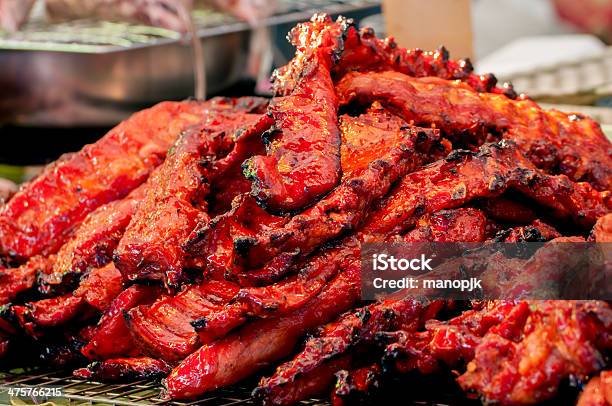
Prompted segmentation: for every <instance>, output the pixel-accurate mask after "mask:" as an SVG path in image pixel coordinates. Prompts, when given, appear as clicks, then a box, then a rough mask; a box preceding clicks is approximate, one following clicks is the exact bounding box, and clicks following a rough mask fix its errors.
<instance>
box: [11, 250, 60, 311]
mask: <svg viewBox="0 0 612 406" xmlns="http://www.w3.org/2000/svg"><path fill="white" fill-rule="evenodd" d="M53 261H54V256H53V255H52V256H50V257H43V256H35V257H32V258H31V259H30V260H29V261H28V262H26V263H25V264H23V265H21V266H20V267H18V268H0V305H4V304H7V303H9V302H11V301H12V300H13V299H15V298H16V297H17V295H18V294H20V293H22V292H26V291H28V290H30V289H32V288H33V287H34V286H35V285H36V276H37V275H38V274H44V273H46V272H49V271H50V270H51V267H52V266H53Z"/></svg>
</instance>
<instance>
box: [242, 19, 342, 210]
mask: <svg viewBox="0 0 612 406" xmlns="http://www.w3.org/2000/svg"><path fill="white" fill-rule="evenodd" d="M329 22H330V20H329V17H327V16H322V15H315V16H314V17H313V18H312V20H311V24H301V25H298V26H297V27H296V28H294V29H293V30H292V31H291V33H290V34H289V37H290V38H291V39H292V43H293V44H294V45H296V47H298V52H297V55H296V57H295V58H294V60H293V62H291V63H292V64H293V65H294V66H296V68H297V69H299V71H300V74H299V79H298V81H297V83H296V86H295V88H294V89H292V91H291V93H290V94H288V95H287V96H284V97H276V98H274V99H273V100H272V102H271V103H270V109H269V114H270V115H271V116H272V118H273V119H274V122H275V124H274V128H273V129H272V130H271V131H270V132H269V133H267V134H266V142H267V146H266V149H267V154H266V155H265V156H255V157H252V158H250V159H249V160H248V161H246V162H245V169H244V173H245V175H246V176H247V177H248V178H249V179H251V180H252V181H253V189H252V194H253V196H255V197H256V198H257V199H258V200H259V201H260V202H261V203H262V204H264V205H265V206H266V208H268V209H269V210H273V211H278V212H294V211H298V210H300V209H302V208H304V207H305V206H308V205H310V204H312V203H313V202H314V201H315V199H317V198H318V197H320V196H322V195H324V194H325V193H327V192H329V191H330V190H332V189H333V188H334V187H335V186H336V185H337V184H338V182H339V181H340V178H341V167H340V131H339V129H338V117H337V110H338V100H337V97H336V92H335V90H334V84H333V82H332V79H331V75H330V69H331V67H332V65H333V63H334V56H335V54H336V53H337V52H339V51H340V49H341V47H342V35H343V32H344V29H342V27H338V26H336V25H331V24H329ZM317 44H325V46H322V47H318V46H316V45H317Z"/></svg>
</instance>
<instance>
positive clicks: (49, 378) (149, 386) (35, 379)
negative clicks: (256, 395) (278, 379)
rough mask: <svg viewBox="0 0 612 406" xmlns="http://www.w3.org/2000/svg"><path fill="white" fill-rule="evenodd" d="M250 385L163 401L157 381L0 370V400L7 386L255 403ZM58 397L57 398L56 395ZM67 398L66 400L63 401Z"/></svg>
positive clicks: (146, 400) (132, 404)
mask: <svg viewBox="0 0 612 406" xmlns="http://www.w3.org/2000/svg"><path fill="white" fill-rule="evenodd" d="M253 386H254V384H253V385H250V386H248V385H245V386H241V385H235V386H232V387H229V388H225V389H219V390H217V391H215V392H211V393H209V394H208V395H207V396H206V397H204V398H201V399H198V400H195V401H171V402H168V401H165V400H163V399H161V398H160V391H161V387H160V385H159V384H157V383H156V382H151V381H137V382H130V383H118V384H108V383H100V382H95V381H86V380H83V379H80V378H76V377H74V376H72V374H71V373H70V372H69V371H57V370H56V371H39V370H36V369H34V370H26V371H23V370H13V371H8V372H0V402H1V401H2V400H3V399H7V400H8V395H7V394H6V391H7V387H32V388H42V387H46V388H49V387H59V388H61V389H62V398H61V400H62V403H61V404H62V405H70V406H72V405H112V406H142V405H164V406H194V405H205V406H233V405H255V403H254V402H253V400H252V399H251V390H252V388H253ZM58 399H59V398H58ZM66 400H67V401H68V403H66ZM327 404H328V402H325V401H321V400H309V401H305V402H301V405H303V406H315V405H316V406H325V405H327Z"/></svg>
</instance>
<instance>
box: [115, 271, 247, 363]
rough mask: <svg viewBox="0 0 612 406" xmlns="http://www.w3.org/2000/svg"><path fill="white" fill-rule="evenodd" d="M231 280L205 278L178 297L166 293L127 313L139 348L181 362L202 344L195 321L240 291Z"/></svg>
mask: <svg viewBox="0 0 612 406" xmlns="http://www.w3.org/2000/svg"><path fill="white" fill-rule="evenodd" d="M238 289H239V288H238V286H236V285H234V284H232V283H230V282H227V281H214V280H213V281H204V282H202V283H201V284H199V285H194V286H189V287H187V288H186V289H185V290H183V291H182V292H181V293H179V294H178V295H176V296H174V297H166V296H163V297H161V298H160V299H159V300H157V301H156V302H155V303H153V304H152V305H151V306H139V307H136V308H134V309H132V310H130V311H129V312H127V315H126V320H127V323H128V326H129V329H130V333H131V335H132V337H133V338H134V341H135V343H136V345H137V346H138V348H140V350H141V351H142V352H143V353H145V354H148V355H150V356H152V357H156V358H160V359H163V360H166V361H169V362H172V361H178V360H181V359H183V358H185V357H186V356H187V355H189V354H191V353H192V352H193V351H195V350H196V349H197V348H198V347H199V346H200V345H201V343H200V341H199V340H198V335H197V334H196V332H195V330H194V327H193V325H192V323H194V324H197V322H198V320H200V319H202V318H203V317H204V316H206V315H207V314H209V313H211V312H213V311H218V310H220V309H222V308H223V306H224V305H226V304H227V303H228V302H229V301H230V299H232V298H233V297H234V296H235V295H236V293H237V292H238Z"/></svg>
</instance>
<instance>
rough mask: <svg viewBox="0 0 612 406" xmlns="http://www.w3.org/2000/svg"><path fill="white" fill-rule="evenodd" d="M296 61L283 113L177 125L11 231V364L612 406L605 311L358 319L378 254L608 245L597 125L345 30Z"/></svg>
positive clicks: (83, 157) (184, 394)
mask: <svg viewBox="0 0 612 406" xmlns="http://www.w3.org/2000/svg"><path fill="white" fill-rule="evenodd" d="M290 39H291V41H292V42H293V44H294V45H295V46H296V48H297V51H296V55H295V58H294V59H293V60H292V61H291V62H290V63H289V64H288V65H287V66H285V67H283V68H281V69H280V70H278V71H277V72H276V74H275V75H274V79H275V80H274V87H275V88H274V89H275V97H273V98H272V99H271V100H267V99H260V98H238V99H219V98H217V99H212V100H209V101H185V102H166V103H161V104H159V105H157V106H155V107H152V108H150V109H148V110H145V111H142V112H140V113H137V114H135V115H134V116H132V117H131V118H129V119H128V120H126V121H125V122H123V123H121V124H120V125H118V126H117V127H116V128H114V129H113V130H111V131H110V132H109V133H108V134H107V135H106V136H105V137H103V138H102V139H101V140H99V141H98V142H96V143H95V144H92V145H88V146H86V147H84V148H83V149H82V150H81V151H80V152H77V153H74V154H68V155H66V156H64V157H62V158H61V159H60V160H58V161H57V162H55V163H53V164H51V165H50V166H49V167H47V168H46V169H45V171H44V172H43V173H42V174H41V175H40V176H39V177H37V178H36V179H34V180H33V181H31V182H29V183H28V184H26V185H24V186H23V187H22V188H21V190H20V191H19V192H18V193H17V194H15V195H14V196H13V197H12V198H11V199H10V200H8V202H7V203H6V204H5V205H4V206H3V207H2V208H1V209H0V254H1V255H2V261H3V263H2V266H3V268H2V270H1V273H0V304H2V305H3V306H2V308H0V316H1V317H0V354H3V355H4V357H5V360H8V359H10V358H14V357H16V356H17V355H16V354H18V357H21V358H24V357H25V356H26V354H28V355H30V354H39V356H40V359H42V360H43V361H44V362H46V363H48V364H49V365H51V366H52V367H54V368H59V367H64V368H68V367H70V368H73V369H74V368H78V369H76V371H75V372H74V373H75V375H77V376H79V377H84V378H90V379H94V380H102V381H112V380H129V379H142V378H151V379H154V378H163V380H162V384H163V386H164V394H165V395H166V396H167V397H168V398H169V399H183V398H197V397H200V396H202V395H204V394H205V393H207V392H210V391H213V390H215V389H217V388H220V387H225V386H228V385H232V384H234V383H236V382H238V381H241V380H242V379H244V378H247V377H249V376H252V375H254V374H257V373H261V374H263V375H264V376H265V377H264V378H263V379H261V381H260V382H259V384H258V386H257V387H256V388H255V390H254V392H253V393H254V397H255V398H256V399H258V400H260V401H261V402H262V403H264V404H291V403H294V402H297V401H300V400H303V399H308V398H311V397H315V396H320V395H322V394H323V395H324V394H329V393H330V391H331V397H332V399H333V402H334V403H335V404H342V403H353V402H363V401H367V400H368V399H372V397H373V396H376V394H377V393H380V392H381V390H382V389H381V388H383V389H384V387H385V385H386V382H390V381H391V380H393V379H396V378H397V377H398V376H402V375H403V374H408V376H410V374H419V376H420V375H426V374H449V375H450V374H452V376H454V377H456V382H457V384H458V386H460V387H461V388H462V389H463V390H464V391H466V392H467V393H470V394H472V395H475V396H479V397H480V398H481V399H483V401H486V402H499V403H501V404H533V403H538V402H541V401H545V400H547V399H551V398H554V397H555V396H556V393H557V391H558V390H559V389H560V388H563V387H568V386H570V385H572V384H573V385H574V387H576V392H577V391H578V390H580V389H581V388H582V386H583V385H586V386H585V388H586V389H585V390H584V391H583V392H582V394H581V395H580V398H579V403H580V404H582V405H604V404H606V401H607V402H608V404H610V402H612V393H611V392H612V389H611V388H612V383H611V381H612V378H611V375H610V372H609V369H610V366H611V362H610V358H609V357H610V355H611V350H612V309H611V307H610V302H609V301H606V300H600V301H597V300H591V301H562V300H546V301H524V300H494V301H472V302H461V301H448V300H447V301H443V300H433V301H417V300H415V299H413V298H410V297H409V296H404V297H398V298H397V300H384V301H379V302H375V303H364V302H363V301H362V300H361V296H360V271H361V267H360V247H361V245H362V244H363V243H366V242H372V241H377V242H402V241H406V242H419V241H449V242H454V241H455V242H482V241H500V242H504V241H508V242H513V241H514V242H517V241H544V242H545V241H596V242H610V241H611V238H612V235H611V233H612V215H611V214H610V209H611V208H612V202H611V199H610V192H609V189H610V185H611V184H612V145H611V144H610V142H609V141H608V140H607V139H606V137H605V136H604V135H603V133H602V131H601V129H600V127H599V125H598V124H597V123H595V122H594V121H593V120H591V119H589V118H588V117H584V116H581V115H579V114H565V113H561V112H558V111H545V110H542V109H541V108H540V107H539V106H538V105H537V104H536V103H534V102H533V101H531V100H530V99H528V98H527V97H525V96H522V95H521V96H519V95H517V94H516V93H515V92H514V91H513V89H512V87H511V86H510V85H504V86H501V87H498V86H496V80H495V78H494V76H492V75H476V74H474V73H473V72H472V67H471V65H470V63H469V61H467V60H463V61H455V60H451V59H449V56H448V53H447V52H446V50H444V49H440V50H438V51H435V52H422V51H420V50H406V49H402V48H399V47H398V46H397V45H396V44H395V43H394V42H393V40H391V39H385V40H383V39H379V38H377V37H375V35H374V33H373V32H372V30H368V29H365V30H361V31H358V30H357V29H355V28H354V26H352V24H351V22H350V21H347V20H345V19H342V18H340V19H338V20H337V21H335V22H333V21H331V20H330V19H329V18H327V17H326V16H323V15H316V16H314V17H313V18H312V20H311V21H310V22H307V23H304V24H300V25H298V26H297V27H296V28H294V30H293V31H292V32H291V34H290ZM522 266H523V264H522V263H521V262H520V261H519V262H517V261H515V262H513V265H512V267H511V268H512V271H513V272H514V276H513V277H517V278H520V277H521V276H522V275H521V271H522V270H523V268H522ZM525 269H527V268H525ZM529 272H531V273H537V272H538V268H537V267H534V266H531V267H529ZM496 276H497V275H495V274H492V275H489V276H488V277H489V278H493V279H495V277H496ZM506 276H507V275H506ZM604 283H609V280H608V281H607V282H606V280H605V279H604ZM608 299H609V298H608ZM38 363H40V361H38ZM274 366H276V367H277V368H276V369H273V367H274ZM606 369H607V370H608V372H606ZM412 376H414V375H412ZM589 379H590V382H589ZM587 382H588V384H587Z"/></svg>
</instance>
